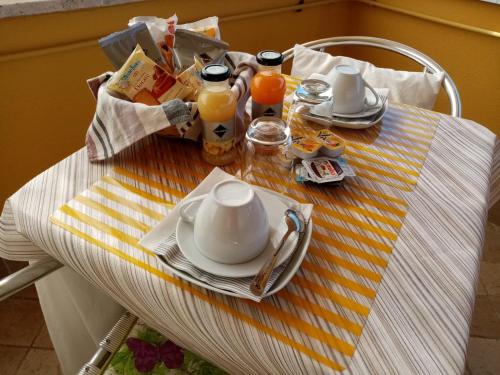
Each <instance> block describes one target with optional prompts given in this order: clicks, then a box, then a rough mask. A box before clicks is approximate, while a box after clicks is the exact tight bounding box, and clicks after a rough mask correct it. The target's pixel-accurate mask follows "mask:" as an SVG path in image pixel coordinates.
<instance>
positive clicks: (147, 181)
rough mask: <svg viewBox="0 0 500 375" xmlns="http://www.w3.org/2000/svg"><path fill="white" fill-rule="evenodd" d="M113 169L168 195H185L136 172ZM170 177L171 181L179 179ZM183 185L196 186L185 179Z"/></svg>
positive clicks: (180, 196)
mask: <svg viewBox="0 0 500 375" xmlns="http://www.w3.org/2000/svg"><path fill="white" fill-rule="evenodd" d="M113 171H114V172H116V173H118V174H119V175H122V176H125V177H128V178H131V179H133V180H135V181H137V182H141V183H143V184H145V185H148V186H151V187H152V188H155V189H157V190H160V191H163V192H165V193H167V194H170V195H174V196H176V197H179V198H183V197H184V196H185V195H186V193H184V192H182V191H179V190H177V189H173V188H169V187H167V186H166V185H165V184H162V183H161V182H157V181H154V180H151V179H149V178H147V177H144V176H141V175H138V174H137V173H134V172H131V171H129V170H127V169H124V168H119V167H115V168H114V169H113ZM171 179H172V181H175V182H177V181H178V180H179V179H178V178H177V177H176V176H172V177H171ZM185 185H187V186H188V187H191V188H195V187H196V184H194V183H192V182H190V181H185Z"/></svg>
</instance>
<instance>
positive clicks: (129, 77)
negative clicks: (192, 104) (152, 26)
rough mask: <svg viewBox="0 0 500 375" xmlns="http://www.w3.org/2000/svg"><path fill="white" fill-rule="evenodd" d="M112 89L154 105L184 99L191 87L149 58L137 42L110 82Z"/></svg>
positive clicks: (138, 100) (110, 88)
mask: <svg viewBox="0 0 500 375" xmlns="http://www.w3.org/2000/svg"><path fill="white" fill-rule="evenodd" d="M107 88H108V90H110V91H113V92H116V93H118V94H121V95H125V96H126V97H127V98H129V99H130V100H132V101H133V102H141V103H145V104H150V103H152V102H153V100H152V98H154V99H155V100H157V101H158V102H159V103H163V102H165V101H167V100H171V99H174V98H178V99H184V98H185V97H186V96H187V95H189V93H190V90H189V89H188V88H187V87H185V86H184V85H183V84H182V83H180V82H179V81H177V80H176V79H175V78H174V77H173V76H171V75H170V74H168V73H167V72H166V71H165V70H163V68H162V67H160V66H159V65H158V64H156V63H155V62H154V61H153V60H151V59H150V58H149V57H147V56H146V55H145V53H144V51H143V50H142V48H141V46H139V45H137V46H136V48H135V50H134V52H132V54H131V55H130V57H129V58H128V60H127V61H126V62H125V64H123V66H122V67H121V68H120V69H119V70H118V71H117V72H116V73H115V74H113V76H112V77H111V78H110V80H109V81H108V86H107Z"/></svg>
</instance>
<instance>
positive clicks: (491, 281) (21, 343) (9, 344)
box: [0, 223, 500, 375]
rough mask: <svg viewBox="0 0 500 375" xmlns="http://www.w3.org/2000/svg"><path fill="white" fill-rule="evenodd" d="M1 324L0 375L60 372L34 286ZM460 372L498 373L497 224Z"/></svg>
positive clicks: (1, 268) (0, 309) (4, 265)
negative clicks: (463, 369) (463, 368)
mask: <svg viewBox="0 0 500 375" xmlns="http://www.w3.org/2000/svg"><path fill="white" fill-rule="evenodd" d="M19 267H23V264H21V263H16V262H10V261H4V260H0V278H2V277H4V276H6V275H8V274H9V273H11V272H14V271H15V270H16V269H18V268H19ZM0 322H1V323H0V374H1V375H60V374H61V372H60V369H59V364H58V361H57V357H56V355H55V352H54V349H53V347H52V343H51V341H50V337H49V335H48V332H47V328H46V327H45V324H44V321H43V316H42V312H41V310H40V305H39V303H38V298H37V295H36V289H35V288H34V287H30V288H28V289H26V290H24V291H23V292H21V293H19V294H17V295H15V296H13V297H11V298H10V299H8V300H6V301H3V302H0ZM7 322H8V323H7ZM465 373H466V374H468V375H498V374H500V226H496V225H494V224H491V223H489V224H488V230H487V238H486V244H485V248H484V254H483V262H482V263H481V275H480V283H479V285H478V295H477V298H476V307H475V311H474V316H473V320H472V326H471V337H470V341H469V348H468V352H467V368H466V372H465Z"/></svg>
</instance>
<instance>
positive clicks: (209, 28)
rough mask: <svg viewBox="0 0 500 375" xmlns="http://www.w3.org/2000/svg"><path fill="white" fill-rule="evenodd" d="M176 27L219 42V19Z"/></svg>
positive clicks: (211, 18)
mask: <svg viewBox="0 0 500 375" xmlns="http://www.w3.org/2000/svg"><path fill="white" fill-rule="evenodd" d="M177 26H178V28H179V29H185V30H189V31H194V32H195V33H200V34H203V35H205V36H208V37H210V38H214V39H219V40H220V29H219V18H218V17H215V16H214V17H208V18H204V19H202V20H199V21H195V22H191V23H184V24H182V25H177Z"/></svg>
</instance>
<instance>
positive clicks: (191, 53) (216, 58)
mask: <svg viewBox="0 0 500 375" xmlns="http://www.w3.org/2000/svg"><path fill="white" fill-rule="evenodd" d="M228 49H229V44H227V43H226V42H223V41H222V40H216V39H214V38H210V37H207V36H205V35H202V34H198V33H196V32H193V31H189V30H184V29H179V28H178V29H177V30H176V32H175V41H174V64H175V68H176V71H177V72H182V71H184V70H186V69H187V68H189V67H190V66H191V65H192V64H193V59H194V58H195V57H197V58H199V59H201V61H202V62H203V64H204V65H206V64H222V63H223V60H224V56H225V53H226V51H227V50H228Z"/></svg>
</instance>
